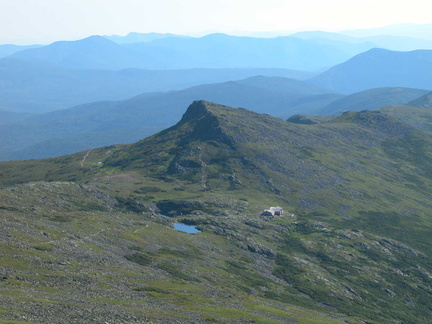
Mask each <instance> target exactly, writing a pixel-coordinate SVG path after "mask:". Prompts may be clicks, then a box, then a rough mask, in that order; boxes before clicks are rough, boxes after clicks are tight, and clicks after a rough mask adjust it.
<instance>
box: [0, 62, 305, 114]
mask: <svg viewBox="0 0 432 324" xmlns="http://www.w3.org/2000/svg"><path fill="white" fill-rule="evenodd" d="M0 72H1V73H0V82H1V84H2V87H1V89H0V105H1V109H2V110H6V111H11V112H30V113H40V112H48V111H53V110H59V109H65V108H70V107H72V106H75V105H79V104H84V103H88V102H93V101H99V100H121V99H127V98H130V97H132V96H135V95H138V94H140V93H143V92H157V91H169V90H180V89H184V88H187V87H192V86H197V85H200V84H207V83H215V82H224V81H229V80H240V79H244V78H247V77H252V76H256V75H263V76H281V77H288V78H295V79H297V78H298V79H305V78H306V77H308V76H310V74H308V73H303V72H300V71H292V70H284V69H191V70H169V71H168V70H166V71H156V70H142V69H127V70H121V71H109V70H76V69H66V68H62V67H59V66H56V65H53V64H49V63H43V62H41V61H34V60H31V61H26V60H16V59H10V58H5V59H1V60H0Z"/></svg>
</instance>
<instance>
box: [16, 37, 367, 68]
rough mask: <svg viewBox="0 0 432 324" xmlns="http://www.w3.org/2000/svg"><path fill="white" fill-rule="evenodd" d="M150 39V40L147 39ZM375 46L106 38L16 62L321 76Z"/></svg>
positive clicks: (57, 46)
mask: <svg viewBox="0 0 432 324" xmlns="http://www.w3.org/2000/svg"><path fill="white" fill-rule="evenodd" d="M144 38H145V37H144ZM372 47H374V45H373V44H370V43H362V42H360V43H350V42H338V41H325V40H320V41H315V40H313V39H311V40H305V39H299V38H295V37H277V38H253V37H238V36H229V35H225V34H211V35H207V36H204V37H199V38H195V37H159V38H158V37H156V39H154V40H153V41H141V42H138V43H133V44H118V43H115V42H113V41H111V40H109V39H107V38H104V37H102V36H91V37H88V38H85V39H82V40H78V41H60V42H55V43H53V44H51V45H47V46H44V47H40V48H35V49H28V50H23V51H20V52H17V53H15V54H13V55H12V56H11V57H12V58H16V59H26V60H34V59H38V60H43V61H45V62H49V63H53V64H58V65H60V66H63V67H67V68H79V69H113V70H119V69H125V68H145V69H189V68H239V67H241V68H285V69H295V70H305V71H316V70H319V69H323V68H328V67H330V66H333V65H335V64H338V63H341V62H343V61H345V60H347V59H349V58H351V57H352V56H353V55H355V54H358V53H361V52H363V51H365V50H368V49H370V48H372Z"/></svg>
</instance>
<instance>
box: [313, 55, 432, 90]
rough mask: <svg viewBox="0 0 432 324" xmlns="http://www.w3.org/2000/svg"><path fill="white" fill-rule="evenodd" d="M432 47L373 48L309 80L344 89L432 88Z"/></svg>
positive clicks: (328, 86)
mask: <svg viewBox="0 0 432 324" xmlns="http://www.w3.org/2000/svg"><path fill="white" fill-rule="evenodd" d="M431 74H432V51H431V50H416V51H410V52H396V51H389V50H385V49H378V48H375V49H371V50H369V51H367V52H365V53H361V54H358V55H356V56H354V57H353V58H351V59H349V60H348V61H346V62H344V63H342V64H339V65H336V66H334V67H332V68H331V69H329V70H327V71H325V72H323V73H321V74H319V75H317V76H315V77H313V78H311V79H310V80H309V81H310V82H312V83H314V84H317V85H320V86H323V87H327V88H330V89H334V90H335V91H339V92H341V93H346V94H349V93H353V92H359V91H363V90H367V89H372V88H382V87H405V88H417V89H427V90H430V89H432V79H431V78H430V75H431Z"/></svg>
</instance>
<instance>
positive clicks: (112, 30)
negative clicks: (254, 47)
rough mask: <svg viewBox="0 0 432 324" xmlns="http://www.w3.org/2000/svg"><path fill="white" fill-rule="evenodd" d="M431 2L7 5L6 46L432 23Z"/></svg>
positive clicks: (40, 1) (19, 0)
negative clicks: (101, 37)
mask: <svg viewBox="0 0 432 324" xmlns="http://www.w3.org/2000/svg"><path fill="white" fill-rule="evenodd" d="M429 8H430V0H410V1H397V0H396V1H395V0H295V1H292V0H0V24H1V26H0V27H1V28H0V43H3V44H4V43H17V44H18V43H20V44H30V43H49V42H52V41H56V40H63V39H64V40H72V39H80V38H84V37H86V36H90V35H95V34H97V35H112V34H117V35H125V34H127V33H129V32H142V33H146V32H162V33H165V32H170V33H179V34H204V33H209V32H216V31H218V32H228V33H229V32H234V31H237V32H242V31H288V30H289V31H300V30H328V31H338V30H344V29H357V28H370V27H380V26H385V25H390V24H396V23H419V24H428V23H432V16H431V15H430V11H429Z"/></svg>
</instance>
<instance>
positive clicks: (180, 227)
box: [174, 223, 201, 234]
mask: <svg viewBox="0 0 432 324" xmlns="http://www.w3.org/2000/svg"><path fill="white" fill-rule="evenodd" d="M174 228H175V229H176V230H177V231H180V232H184V233H188V234H196V233H201V231H200V230H199V229H197V228H196V226H193V225H186V224H183V223H174Z"/></svg>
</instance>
